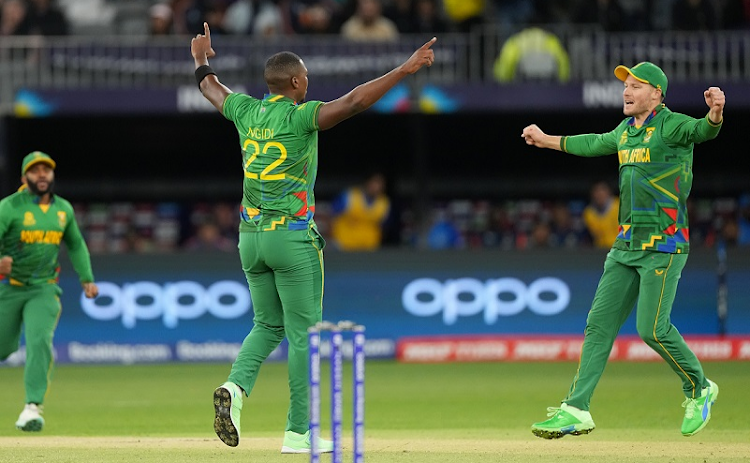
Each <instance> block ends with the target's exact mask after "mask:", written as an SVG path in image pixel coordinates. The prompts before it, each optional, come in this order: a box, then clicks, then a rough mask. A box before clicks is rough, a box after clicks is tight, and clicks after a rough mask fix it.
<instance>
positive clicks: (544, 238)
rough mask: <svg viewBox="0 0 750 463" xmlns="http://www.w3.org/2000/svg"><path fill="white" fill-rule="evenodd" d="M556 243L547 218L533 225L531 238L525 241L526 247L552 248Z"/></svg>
mask: <svg viewBox="0 0 750 463" xmlns="http://www.w3.org/2000/svg"><path fill="white" fill-rule="evenodd" d="M554 245H555V242H554V240H553V238H552V228H551V227H550V224H549V222H548V221H546V220H537V221H536V222H534V225H533V226H532V227H531V232H530V233H529V239H528V241H526V243H525V247H524V248H525V249H543V248H551V247H553V246H554Z"/></svg>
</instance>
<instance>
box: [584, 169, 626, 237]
mask: <svg viewBox="0 0 750 463" xmlns="http://www.w3.org/2000/svg"><path fill="white" fill-rule="evenodd" d="M618 214H619V197H618V196H616V195H615V194H614V193H613V192H612V187H610V186H609V184H608V183H607V182H605V181H599V182H596V183H594V184H593V185H592V186H591V202H590V203H589V204H588V205H587V206H586V208H585V209H584V210H583V223H584V224H585V225H586V228H587V229H588V232H589V234H591V239H592V240H593V244H594V246H595V247H597V248H601V249H610V248H611V247H612V244H614V242H615V238H617V234H618V233H619V228H620V221H619V217H618Z"/></svg>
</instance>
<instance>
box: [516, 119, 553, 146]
mask: <svg viewBox="0 0 750 463" xmlns="http://www.w3.org/2000/svg"><path fill="white" fill-rule="evenodd" d="M521 137H522V138H523V139H524V141H525V142H526V144H527V145H531V146H538V147H540V148H543V147H544V139H545V138H546V137H547V134H545V133H544V132H542V129H540V128H539V126H538V125H536V124H531V125H529V126H527V127H526V128H524V129H523V132H522V133H521Z"/></svg>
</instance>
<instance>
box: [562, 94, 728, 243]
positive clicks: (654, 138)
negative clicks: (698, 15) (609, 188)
mask: <svg viewBox="0 0 750 463" xmlns="http://www.w3.org/2000/svg"><path fill="white" fill-rule="evenodd" d="M722 122H723V121H721V122H719V123H718V124H714V123H713V122H711V120H710V119H709V118H708V115H706V117H704V118H703V119H696V118H693V117H690V116H687V115H685V114H680V113H675V112H672V111H671V110H669V108H667V107H666V106H664V105H660V106H659V107H657V108H656V109H655V110H654V111H653V112H652V113H651V114H650V115H649V117H648V118H647V119H646V121H645V122H644V124H643V125H642V126H640V127H636V126H635V118H634V117H630V118H626V119H624V120H623V121H622V122H621V123H620V125H618V126H617V128H615V129H614V130H613V131H611V132H608V133H604V134H585V135H575V136H570V137H562V139H561V140H560V148H561V149H562V150H563V151H565V152H566V153H571V154H575V155H578V156H586V157H593V156H605V155H608V154H613V153H617V155H618V157H619V161H620V217H619V222H620V231H619V234H618V236H617V239H616V241H615V244H614V245H613V247H614V248H615V249H622V250H634V251H635V250H651V251H659V252H666V253H687V252H689V250H690V229H689V226H688V214H687V198H688V195H689V194H690V189H691V187H692V184H693V147H694V145H695V143H702V142H704V141H707V140H711V139H713V138H716V136H717V135H718V134H719V130H720V129H721V124H722Z"/></svg>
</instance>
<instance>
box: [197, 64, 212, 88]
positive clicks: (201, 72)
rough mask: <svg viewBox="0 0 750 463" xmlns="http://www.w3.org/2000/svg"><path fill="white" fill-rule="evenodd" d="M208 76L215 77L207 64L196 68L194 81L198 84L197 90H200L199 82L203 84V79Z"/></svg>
mask: <svg viewBox="0 0 750 463" xmlns="http://www.w3.org/2000/svg"><path fill="white" fill-rule="evenodd" d="M209 74H213V75H216V73H215V72H214V70H213V69H211V66H209V65H208V64H204V65H203V66H198V69H196V70H195V81H196V82H198V88H201V82H203V79H205V78H206V76H207V75H209Z"/></svg>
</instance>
